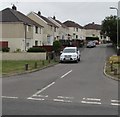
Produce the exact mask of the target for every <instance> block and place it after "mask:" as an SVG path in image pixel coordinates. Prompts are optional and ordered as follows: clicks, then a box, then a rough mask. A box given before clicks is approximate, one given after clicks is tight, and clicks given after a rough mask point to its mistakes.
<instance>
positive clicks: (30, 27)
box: [0, 5, 43, 51]
mask: <svg viewBox="0 0 120 117" xmlns="http://www.w3.org/2000/svg"><path fill="white" fill-rule="evenodd" d="M0 15H1V16H2V19H0V26H2V36H1V37H0V38H1V40H2V41H3V42H8V47H9V48H10V51H16V50H18V49H19V50H21V51H27V49H28V48H30V47H32V46H38V45H41V44H42V41H43V40H42V39H43V38H42V36H43V26H41V25H40V24H38V23H36V22H34V21H33V20H31V19H30V18H28V17H27V16H25V15H24V14H22V13H21V12H19V11H17V8H16V7H15V6H14V5H13V7H12V9H11V8H6V9H4V10H2V11H0Z"/></svg>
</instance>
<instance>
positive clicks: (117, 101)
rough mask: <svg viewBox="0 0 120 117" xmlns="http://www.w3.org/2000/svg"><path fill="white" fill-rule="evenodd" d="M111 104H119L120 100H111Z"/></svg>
mask: <svg viewBox="0 0 120 117" xmlns="http://www.w3.org/2000/svg"><path fill="white" fill-rule="evenodd" d="M111 102H116V103H119V102H120V100H111Z"/></svg>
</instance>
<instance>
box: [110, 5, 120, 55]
mask: <svg viewBox="0 0 120 117" xmlns="http://www.w3.org/2000/svg"><path fill="white" fill-rule="evenodd" d="M110 9H115V10H117V55H119V24H118V21H119V17H118V12H119V10H118V8H116V7H110Z"/></svg>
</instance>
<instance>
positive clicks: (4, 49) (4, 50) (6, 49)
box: [2, 47, 10, 52]
mask: <svg viewBox="0 0 120 117" xmlns="http://www.w3.org/2000/svg"><path fill="white" fill-rule="evenodd" d="M9 51H10V48H9V47H4V48H2V52H9Z"/></svg>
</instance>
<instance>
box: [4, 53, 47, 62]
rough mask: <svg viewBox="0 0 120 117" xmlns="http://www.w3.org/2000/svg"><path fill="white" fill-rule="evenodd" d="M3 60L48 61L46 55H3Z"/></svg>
mask: <svg viewBox="0 0 120 117" xmlns="http://www.w3.org/2000/svg"><path fill="white" fill-rule="evenodd" d="M2 60H46V52H45V53H43V52H42V53H4V52H3V53H2Z"/></svg>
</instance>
